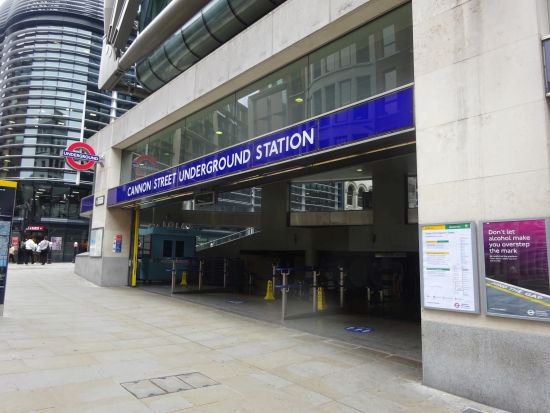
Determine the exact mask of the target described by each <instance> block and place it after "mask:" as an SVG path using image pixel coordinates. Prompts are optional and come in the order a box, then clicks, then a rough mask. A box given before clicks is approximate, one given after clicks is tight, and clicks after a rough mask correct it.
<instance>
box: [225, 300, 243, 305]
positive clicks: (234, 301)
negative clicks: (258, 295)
mask: <svg viewBox="0 0 550 413" xmlns="http://www.w3.org/2000/svg"><path fill="white" fill-rule="evenodd" d="M227 302H228V303H229V304H242V303H244V301H238V300H227Z"/></svg>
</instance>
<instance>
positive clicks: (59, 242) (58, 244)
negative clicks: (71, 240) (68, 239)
mask: <svg viewBox="0 0 550 413" xmlns="http://www.w3.org/2000/svg"><path fill="white" fill-rule="evenodd" d="M50 241H51V242H52V251H61V250H62V249H63V238H62V237H51V239H50Z"/></svg>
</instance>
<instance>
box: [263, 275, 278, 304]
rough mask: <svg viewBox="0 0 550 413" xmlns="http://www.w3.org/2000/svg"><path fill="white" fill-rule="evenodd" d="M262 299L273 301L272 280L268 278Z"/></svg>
mask: <svg viewBox="0 0 550 413" xmlns="http://www.w3.org/2000/svg"><path fill="white" fill-rule="evenodd" d="M264 300H266V301H273V300H275V297H274V296H273V281H271V280H269V281H268V282H267V291H266V292H265V297H264Z"/></svg>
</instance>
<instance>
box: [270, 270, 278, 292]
mask: <svg viewBox="0 0 550 413" xmlns="http://www.w3.org/2000/svg"><path fill="white" fill-rule="evenodd" d="M276 268H277V266H276V265H275V264H271V270H272V271H271V274H272V275H271V279H272V280H273V285H277V270H276ZM274 297H275V296H274Z"/></svg>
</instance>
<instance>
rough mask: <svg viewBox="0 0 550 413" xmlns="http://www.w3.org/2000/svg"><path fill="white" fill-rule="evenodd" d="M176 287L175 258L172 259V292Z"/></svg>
mask: <svg viewBox="0 0 550 413" xmlns="http://www.w3.org/2000/svg"><path fill="white" fill-rule="evenodd" d="M175 289H176V260H172V294H174V290H175Z"/></svg>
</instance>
